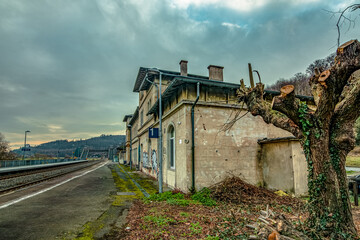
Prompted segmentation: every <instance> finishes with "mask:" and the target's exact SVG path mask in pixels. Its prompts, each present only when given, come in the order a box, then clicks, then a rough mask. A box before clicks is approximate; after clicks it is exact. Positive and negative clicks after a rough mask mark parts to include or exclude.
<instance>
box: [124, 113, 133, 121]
mask: <svg viewBox="0 0 360 240" xmlns="http://www.w3.org/2000/svg"><path fill="white" fill-rule="evenodd" d="M132 116H133V115H132V114H128V115H125V116H124V119H123V122H127V120H128V119H129V118H132Z"/></svg>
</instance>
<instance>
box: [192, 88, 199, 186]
mask: <svg viewBox="0 0 360 240" xmlns="http://www.w3.org/2000/svg"><path fill="white" fill-rule="evenodd" d="M199 89H200V83H199V82H198V83H197V89H196V92H197V96H196V99H195V102H194V104H193V105H192V106H191V177H192V185H191V192H195V127H194V125H195V122H194V108H195V105H196V103H197V102H198V100H199V96H200V93H199Z"/></svg>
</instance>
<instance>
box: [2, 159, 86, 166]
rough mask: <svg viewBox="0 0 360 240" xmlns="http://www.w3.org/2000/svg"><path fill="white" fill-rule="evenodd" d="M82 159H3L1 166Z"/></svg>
mask: <svg viewBox="0 0 360 240" xmlns="http://www.w3.org/2000/svg"><path fill="white" fill-rule="evenodd" d="M78 160H80V159H42V160H1V161H0V168H6V167H20V166H30V165H41V164H49V163H61V162H73V161H78Z"/></svg>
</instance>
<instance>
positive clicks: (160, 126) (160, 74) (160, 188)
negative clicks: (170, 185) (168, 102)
mask: <svg viewBox="0 0 360 240" xmlns="http://www.w3.org/2000/svg"><path fill="white" fill-rule="evenodd" d="M148 72H150V73H153V72H157V73H159V88H158V89H159V93H158V95H159V96H158V97H159V149H158V153H159V193H162V192H163V169H162V148H163V146H162V106H161V80H162V72H161V71H159V69H156V68H151V69H148Z"/></svg>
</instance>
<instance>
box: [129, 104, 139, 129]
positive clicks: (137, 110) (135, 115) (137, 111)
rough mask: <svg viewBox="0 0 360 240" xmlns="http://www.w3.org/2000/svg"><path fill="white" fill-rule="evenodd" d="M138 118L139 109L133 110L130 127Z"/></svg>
mask: <svg viewBox="0 0 360 240" xmlns="http://www.w3.org/2000/svg"><path fill="white" fill-rule="evenodd" d="M138 116H139V107H136V110H135V112H134V114H133V116H132V118H131V119H130V122H129V124H130V125H133V124H134V122H135V120H136V119H137V118H138Z"/></svg>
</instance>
